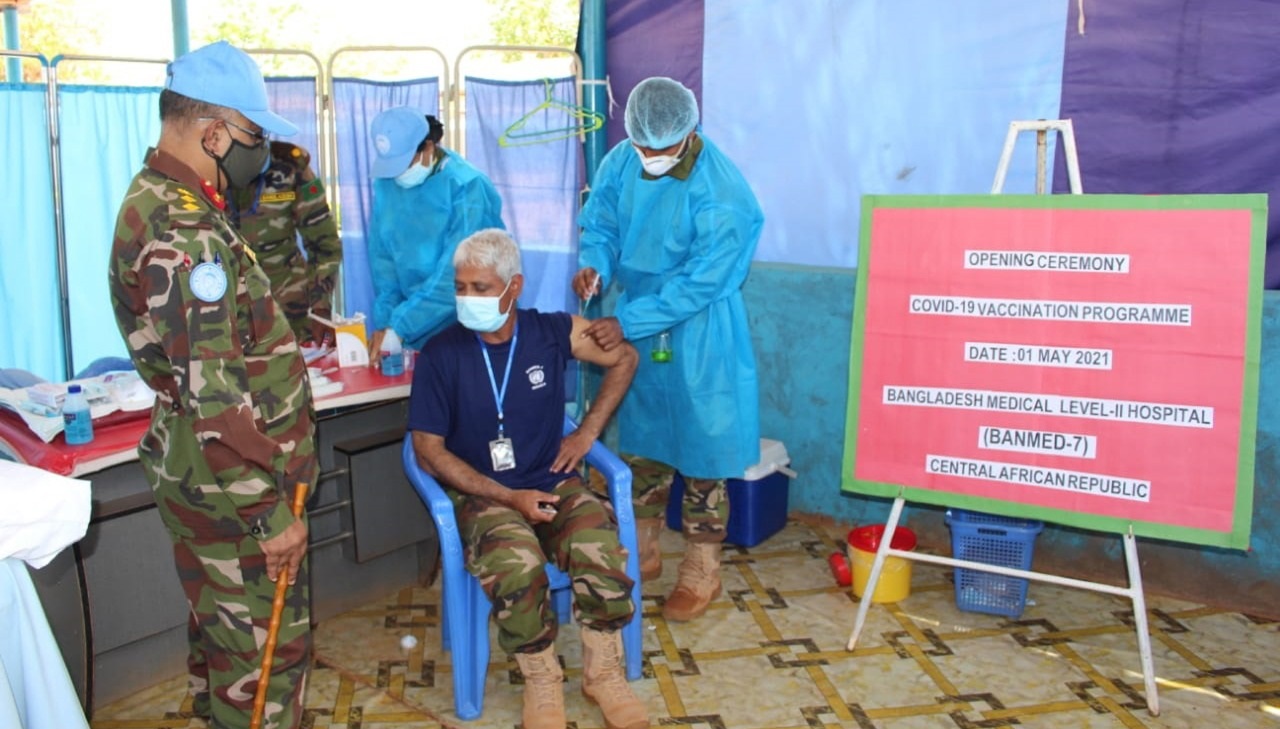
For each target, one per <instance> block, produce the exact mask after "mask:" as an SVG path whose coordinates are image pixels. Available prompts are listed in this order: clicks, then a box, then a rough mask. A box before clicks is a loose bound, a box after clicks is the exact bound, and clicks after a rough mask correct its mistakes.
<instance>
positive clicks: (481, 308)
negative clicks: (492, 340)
mask: <svg viewBox="0 0 1280 729" xmlns="http://www.w3.org/2000/svg"><path fill="white" fill-rule="evenodd" d="M509 288H511V282H510V281H508V282H507V288H504V289H503V290H502V293H501V294H498V295H497V296H459V297H457V307H458V323H459V324H461V325H462V326H464V327H466V328H468V329H470V330H471V331H473V332H496V331H498V330H499V329H501V328H502V325H503V324H506V323H507V317H509V316H510V315H511V310H510V309H508V310H507V311H505V312H504V311H502V309H501V308H500V307H501V305H502V297H503V295H504V294H506V293H507V289H509ZM511 306H512V308H514V307H515V302H514V301H513V302H511Z"/></svg>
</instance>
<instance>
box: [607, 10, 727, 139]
mask: <svg viewBox="0 0 1280 729" xmlns="http://www.w3.org/2000/svg"><path fill="white" fill-rule="evenodd" d="M702 3H703V0H609V2H608V3H607V10H606V17H605V49H606V53H607V54H608V55H607V57H606V59H605V63H606V72H607V73H608V75H609V82H610V84H611V86H612V87H613V98H614V100H616V101H617V102H618V108H617V109H615V110H614V112H613V114H612V118H610V119H609V126H608V132H609V137H608V138H609V147H610V148H612V147H613V145H615V144H617V143H618V142H619V141H621V140H623V139H625V138H626V136H627V132H626V130H625V129H624V128H623V126H622V111H623V109H624V108H626V104H627V96H628V95H629V94H630V93H631V89H633V88H635V85H636V84H638V83H640V82H641V81H643V80H645V79H646V78H649V77H650V76H670V77H671V78H674V79H676V80H677V81H679V82H680V83H683V84H684V85H685V86H688V87H689V88H690V89H692V90H693V93H694V95H695V96H697V97H698V103H699V104H701V103H702V31H703V7H702Z"/></svg>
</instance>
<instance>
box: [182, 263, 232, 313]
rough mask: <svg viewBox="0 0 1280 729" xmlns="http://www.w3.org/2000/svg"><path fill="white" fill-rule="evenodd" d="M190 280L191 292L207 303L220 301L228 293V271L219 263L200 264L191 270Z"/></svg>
mask: <svg viewBox="0 0 1280 729" xmlns="http://www.w3.org/2000/svg"><path fill="white" fill-rule="evenodd" d="M190 281H191V293H192V294H195V297H196V298H197V299H200V300H201V301H203V302H205V303H206V304H211V303H213V302H215V301H220V300H221V299H222V297H223V295H224V294H226V293H227V272H226V271H224V270H222V266H221V265H220V264H217V263H209V262H208V261H206V262H204V263H201V264H199V265H198V266H196V267H195V268H194V269H192V270H191V279H190Z"/></svg>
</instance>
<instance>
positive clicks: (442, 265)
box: [369, 150, 505, 349]
mask: <svg viewBox="0 0 1280 729" xmlns="http://www.w3.org/2000/svg"><path fill="white" fill-rule="evenodd" d="M504 227H505V226H503V224H502V200H501V199H500V198H499V197H498V191H497V190H495V189H494V187H493V183H492V182H490V181H489V178H487V177H485V176H484V173H482V172H481V171H480V170H477V169H476V168H475V167H474V166H472V165H471V164H470V163H468V162H467V161H466V160H464V159H462V158H461V157H459V156H457V155H456V154H455V153H453V152H451V151H448V150H446V151H445V158H444V159H443V160H441V161H440V165H439V168H438V169H437V170H436V171H435V173H434V174H432V175H431V176H430V177H428V178H427V179H426V180H425V181H424V182H423V183H422V184H421V185H418V186H417V187H411V188H409V189H405V188H402V187H400V186H399V185H397V184H396V182H395V180H393V179H377V180H374V181H373V214H372V216H371V218H370V221H369V268H370V270H371V272H372V274H373V290H374V293H375V296H374V303H373V327H374V329H375V330H381V329H386V328H387V327H391V328H392V329H394V330H396V334H398V335H400V339H401V340H402V341H404V343H405V346H407V347H410V348H413V349H422V345H423V344H425V343H426V341H427V340H428V339H430V338H431V337H432V336H433V335H434V334H436V333H437V332H439V331H441V330H443V329H444V328H445V327H447V326H449V325H450V324H452V323H453V322H454V321H456V320H457V309H456V306H455V304H454V295H453V252H454V250H455V249H456V248H457V247H458V243H460V242H461V241H462V239H463V238H466V237H467V236H469V235H471V234H472V233H474V232H476V231H477V230H483V229H484V228H504Z"/></svg>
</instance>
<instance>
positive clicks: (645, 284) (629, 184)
mask: <svg viewBox="0 0 1280 729" xmlns="http://www.w3.org/2000/svg"><path fill="white" fill-rule="evenodd" d="M697 125H698V102H697V99H695V98H694V95H693V92H692V91H690V90H689V89H687V88H685V86H684V85H683V84H681V83H680V82H678V81H675V80H673V79H670V78H664V77H652V78H647V79H645V80H644V81H641V82H640V83H639V84H638V85H637V86H636V87H635V89H634V90H633V91H632V92H631V95H630V96H629V97H628V98H627V107H626V116H625V126H626V130H627V136H628V137H629V139H628V140H625V141H623V142H622V143H620V144H618V145H617V146H615V147H614V148H613V149H612V150H610V151H609V153H608V154H607V155H605V158H604V160H602V161H601V163H600V168H599V170H597V172H596V176H595V182H594V185H593V187H592V190H591V197H590V198H589V199H588V200H587V204H586V206H585V207H584V208H583V210H582V214H581V215H580V217H579V220H578V222H579V225H580V226H581V228H582V234H581V238H580V240H579V254H578V265H579V267H580V269H579V271H578V273H577V274H576V275H575V276H574V278H573V282H572V285H573V289H574V291H575V292H576V293H577V295H578V296H579V297H581V298H583V299H587V298H589V297H591V296H593V295H594V294H596V293H598V292H599V291H601V290H602V289H603V288H604V287H607V286H609V285H610V284H616V286H617V288H618V289H619V291H620V293H619V296H618V297H617V301H616V304H615V307H614V311H613V315H612V316H609V317H605V318H601V319H597V320H596V321H594V322H593V323H592V324H591V326H590V327H588V328H587V330H586V333H587V335H589V336H592V337H594V338H595V340H596V342H597V343H598V344H599V345H600V346H601V347H602V348H604V349H605V350H606V351H607V350H608V349H610V348H611V347H614V346H617V344H618V343H619V342H621V341H623V340H626V341H629V342H631V343H632V344H634V345H635V346H636V348H637V349H638V350H640V354H641V363H640V367H639V369H638V370H637V372H636V375H635V379H634V380H633V381H632V383H631V389H630V390H629V391H628V392H627V396H626V399H624V400H623V402H622V406H621V408H620V410H619V415H618V422H619V431H620V432H619V435H620V446H621V450H622V451H623V453H624V454H627V458H628V462H629V463H630V464H631V469H632V473H633V480H632V484H633V489H634V497H635V514H636V525H637V534H638V537H639V542H640V565H641V576H642V578H643V579H653V578H656V577H658V576H659V575H660V574H661V572H662V557H661V554H660V552H659V551H658V534H659V532H660V531H661V527H662V515H663V513H664V511H665V505H666V501H667V499H668V498H669V495H670V491H671V484H672V480H673V476H674V471H676V470H678V471H679V472H680V474H681V475H682V476H683V478H684V481H685V484H686V488H685V492H684V501H683V504H682V514H683V531H684V535H685V540H686V549H685V554H684V558H683V560H682V561H681V563H680V568H679V572H678V576H677V580H676V585H675V587H674V589H673V590H672V592H671V595H670V596H669V597H668V598H667V599H666V602H665V603H664V605H663V608H662V614H663V615H664V616H665V617H666V618H667V619H668V620H692V619H694V618H696V617H698V616H700V615H702V614H703V613H704V612H706V610H707V606H708V605H709V604H710V602H711V601H712V600H714V599H715V598H716V597H717V596H718V595H719V594H720V591H721V586H720V551H721V544H722V542H723V541H724V538H725V534H726V525H727V522H728V518H729V502H728V495H727V492H726V489H725V478H729V477H741V476H742V474H743V472H744V471H745V470H746V469H747V467H749V466H751V465H753V464H754V463H755V462H756V461H757V460H759V458H760V453H759V451H760V423H759V406H758V400H759V393H758V386H757V380H756V364H755V355H754V353H753V351H752V346H751V333H750V331H749V330H748V328H747V312H746V307H745V305H744V303H743V300H742V284H743V282H744V281H745V280H746V277H747V272H748V270H749V269H750V266H751V258H752V256H753V254H754V253H755V249H756V243H757V241H758V240H759V238H760V230H761V227H762V225H763V223H764V216H763V215H762V213H761V211H760V206H759V205H758V204H757V203H756V198H755V195H754V194H753V193H752V192H751V187H750V186H749V185H748V184H747V181H746V180H745V179H744V178H743V176H742V174H741V173H740V172H739V171H738V168H737V167H735V166H734V164H733V162H731V161H730V160H729V158H728V157H726V156H725V154H724V153H723V152H721V151H720V149H719V148H718V147H716V146H715V145H714V144H712V142H711V140H709V139H707V138H706V137H705V135H703V134H701V133H700V132H699V131H698V130H697ZM646 355H648V356H646Z"/></svg>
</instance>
